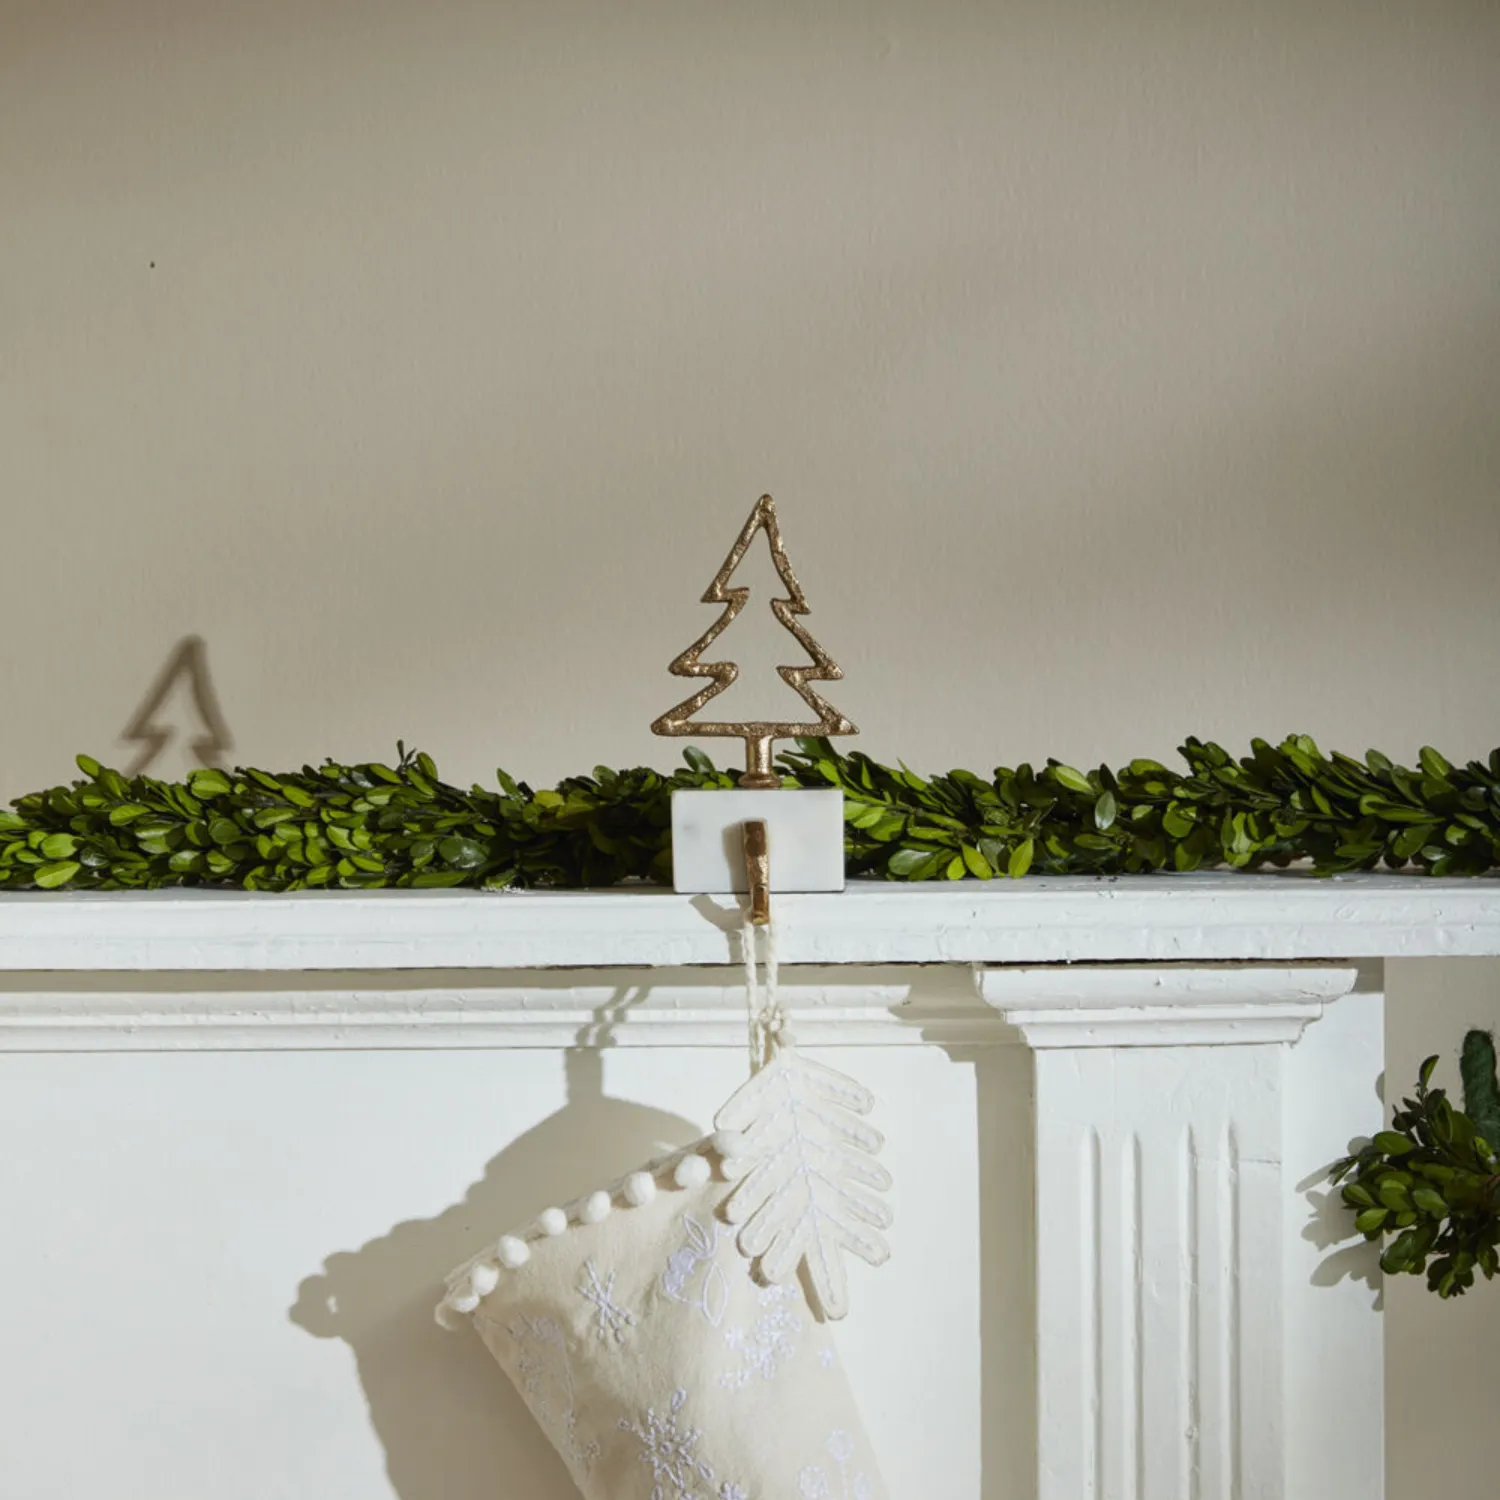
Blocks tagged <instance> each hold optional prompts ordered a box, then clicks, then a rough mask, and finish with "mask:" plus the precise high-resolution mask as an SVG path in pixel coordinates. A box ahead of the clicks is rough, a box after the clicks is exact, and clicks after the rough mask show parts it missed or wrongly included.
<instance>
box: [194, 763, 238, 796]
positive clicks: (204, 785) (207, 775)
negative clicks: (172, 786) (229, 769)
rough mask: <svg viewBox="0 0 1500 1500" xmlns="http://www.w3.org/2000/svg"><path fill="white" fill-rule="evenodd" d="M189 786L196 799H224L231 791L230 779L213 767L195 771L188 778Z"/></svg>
mask: <svg viewBox="0 0 1500 1500" xmlns="http://www.w3.org/2000/svg"><path fill="white" fill-rule="evenodd" d="M188 786H189V788H190V789H191V790H192V793H193V795H194V796H195V797H222V796H224V794H225V793H226V792H228V791H229V789H230V787H229V778H228V777H227V776H226V775H225V774H224V773H223V772H222V771H218V770H215V769H214V768H213V767H212V766H206V767H204V769H203V770H201V771H194V772H193V774H192V775H191V776H189V777H188Z"/></svg>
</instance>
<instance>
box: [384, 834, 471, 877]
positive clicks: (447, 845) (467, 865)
mask: <svg viewBox="0 0 1500 1500" xmlns="http://www.w3.org/2000/svg"><path fill="white" fill-rule="evenodd" d="M438 854H439V855H440V856H441V858H442V859H443V861H444V863H446V864H450V865H452V866H454V868H455V869H458V870H477V869H478V868H479V866H480V865H482V864H483V863H484V862H485V860H486V859H488V858H489V852H488V851H487V850H486V849H485V847H484V845H483V844H476V843H475V842H474V840H473V839H464V838H458V837H452V838H446V839H444V840H443V841H442V843H440V844H439V845H438ZM375 868H377V869H378V868H380V866H379V865H378V864H377V865H376V867H375Z"/></svg>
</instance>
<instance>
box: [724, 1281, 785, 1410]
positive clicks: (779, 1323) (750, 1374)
mask: <svg viewBox="0 0 1500 1500" xmlns="http://www.w3.org/2000/svg"><path fill="white" fill-rule="evenodd" d="M757 1298H758V1300H759V1302H760V1308H761V1311H760V1314H759V1316H758V1317H757V1318H756V1320H755V1323H754V1325H753V1326H752V1327H751V1328H749V1329H748V1330H747V1329H744V1328H741V1327H738V1326H735V1327H731V1328H726V1329H725V1330H724V1342H725V1343H726V1344H728V1345H729V1347H730V1348H731V1349H733V1350H734V1352H735V1353H736V1354H738V1355H739V1358H740V1363H739V1367H738V1368H737V1369H734V1370H729V1371H726V1372H725V1373H724V1374H723V1375H721V1376H720V1377H719V1383H720V1384H721V1385H722V1386H724V1387H725V1388H726V1389H728V1390H731V1391H740V1390H743V1389H744V1388H745V1387H746V1386H747V1385H749V1384H750V1382H751V1381H752V1380H753V1379H755V1377H756V1376H757V1375H758V1376H760V1378H761V1379H762V1380H774V1379H775V1378H776V1376H777V1375H778V1374H780V1373H781V1370H782V1369H783V1367H784V1366H786V1365H787V1364H789V1363H790V1362H791V1360H792V1359H793V1358H794V1357H795V1356H796V1353H797V1338H798V1335H799V1334H800V1333H801V1332H802V1319H801V1318H800V1317H799V1316H798V1315H797V1308H796V1305H797V1303H798V1301H799V1300H800V1296H799V1293H798V1291H797V1288H796V1287H794V1286H767V1287H761V1288H760V1290H759V1292H758V1293H757Z"/></svg>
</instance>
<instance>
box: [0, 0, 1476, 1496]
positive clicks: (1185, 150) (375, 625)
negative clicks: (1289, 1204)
mask: <svg viewBox="0 0 1500 1500" xmlns="http://www.w3.org/2000/svg"><path fill="white" fill-rule="evenodd" d="M1497 144H1500V7H1496V6H1495V5H1493V4H1489V3H1482V0H1472V3H1464V4H1460V3H1442V0H1430V3H1427V4H1423V5H1420V6H1418V5H1409V4H1396V3H1374V0H1362V3H1354V0H1349V3H1316V4H1309V3H1307V0H1298V3H1290V0H1280V3H1265V4H1260V5H1255V6H1237V7H1232V6H1227V5H1204V4H1188V3H1170V0H1126V3H1109V4H1105V3H1085V0H1077V3H1068V4H1055V3H1054V4H1042V3H1039V0H1015V3H990V4H981V3H978V0H968V3H963V0H867V3H862V4H855V3H838V0H825V3H818V4H770V3H761V4H741V5H737V6H727V5H709V4H704V3H702V0H698V3H689V0H678V3H667V0H650V3H638V4H618V3H617V4H609V3H604V0H562V3H558V0H549V3H545V4H544V3H541V0H531V3H514V0H484V3H481V0H429V3H421V4H418V3H412V0H409V3H405V4H401V3H397V0H366V3H363V4H353V3H338V0H300V3H291V0H264V3H262V4H259V5H256V6H245V5H241V4H231V3H228V0H198V3H192V4H189V3H187V0H131V3H130V4H122V3H118V0H114V3H109V0H32V3H21V0H0V455H3V458H0V523H3V524H0V579H3V589H4V593H3V605H0V622H3V624H4V627H5V628H4V631H3V635H0V705H3V706H0V794H3V795H6V796H10V795H15V794H17V793H19V792H21V791H24V790H27V789H29V788H31V787H33V786H36V785H40V784H43V783H45V782H47V781H49V780H52V779H56V778H59V777H61V776H64V775H66V774H67V770H68V766H69V758H70V757H71V755H72V754H73V752H74V751H76V750H80V749H86V750H89V751H91V752H92V753H94V754H96V755H99V756H101V757H104V758H112V759H116V760H119V761H124V760H126V759H128V758H129V755H130V753H131V747H129V746H126V745H122V744H121V743H120V742H119V735H120V731H121V729H122V726H123V725H124V724H125V722H126V720H127V718H128V717H129V715H130V713H131V711H132V710H133V709H134V707H135V706H136V704H137V702H138V701H139V700H140V698H141V696H142V695H143V693H144V692H145V691H146V688H147V685H148V684H149V682H150V681H151V679H152V678H153V676H154V674H155V673H156V671H157V669H158V668H159V666H160V665H161V663H162V661H163V659H164V658H165V657H166V655H167V653H168V651H169V650H170V648H171V647H172V645H173V643H174V642H175V641H177V640H178V639H179V638H180V637H182V636H184V635H187V634H189V633H192V632H198V633H201V634H202V635H203V636H204V637H205V638H206V639H207V641H208V645H209V656H210V660H211V663H212V665H213V670H214V677H215V681H216V684H217V688H218V692H219V696H220V700H221V702H222V705H223V709H224V714H225V716H226V718H227V721H228V723H229V725H230V727H231V729H232V730H233V733H234V736H235V750H234V754H235V756H236V757H237V758H243V759H247V760H250V761H253V762H258V763H264V764H278V763H280V764H285V763H296V762H300V761H301V760H303V759H306V758H318V757H320V756H321V755H322V754H324V753H328V754H333V755H335V756H339V757H367V756H380V755H387V754H389V753H390V752H391V748H392V746H393V743H394V741H395V740H396V738H397V737H398V736H404V737H405V738H406V739H407V740H408V742H410V741H413V740H415V741H417V742H419V743H420V744H422V745H423V746H424V747H425V748H427V749H428V750H430V751H431V752H432V753H433V754H434V755H435V756H436V757H437V758H438V761H439V763H440V765H441V766H442V767H443V768H444V769H445V771H446V773H447V774H448V775H450V776H453V777H455V778H459V779H468V778H471V777H485V778H487V777H488V776H489V775H490V774H491V771H492V768H493V766H494V765H495V764H496V763H497V762H501V763H504V764H505V765H506V766H507V767H508V768H509V769H511V770H512V771H514V772H516V773H517V774H523V775H526V776H529V777H531V778H533V779H545V778H550V777H554V776H557V775H560V774H564V773H566V772H568V771H571V770H575V769H580V768H586V767H588V766H591V765H592V764H593V763H594V762H595V761H597V760H605V761H610V762H615V763H621V762H635V761H640V760H646V759H650V760H655V761H658V762H662V761H665V760H667V759H669V758H672V751H671V748H670V747H668V746H664V745H662V744H660V743H658V742H655V741H653V740H652V739H651V738H650V736H649V735H648V734H647V732H646V729H645V726H646V724H647V723H648V722H649V720H650V719H651V718H652V717H653V716H654V715H655V714H656V713H657V712H659V711H660V710H661V709H663V708H665V707H666V706H668V704H669V703H670V702H671V701H673V690H674V688H675V687H676V684H674V683H673V682H672V681H671V680H670V679H669V678H667V677H666V675H665V672H664V665H665V662H666V661H667V659H668V658H669V657H670V656H671V655H672V654H673V653H674V652H675V651H676V650H678V649H679V648H680V647H681V646H683V645H685V644H686V643H687V641H688V640H689V639H691V637H692V636H693V635H694V634H696V632H697V631H698V630H700V629H701V628H702V627H703V625H704V624H705V623H706V619H705V612H704V611H703V610H702V609H701V608H700V607H699V606H697V604H696V602H695V601H696V599H697V596H698V594H699V593H700V592H701V590H702V588H703V586H704V585H705V584H706V582H707V580H708V578H709V577H710V576H711V574H712V572H713V570H714V568H715V567H716V566H717V564H718V561H719V559H720V558H721V557H722V555H723V553H724V551H725V549H726V548H727V546H728V544H729V542H730V540H731V539H732V537H733V534H734V532H735V531H736V529H737V528H738V526H739V524H740V522H741V520H742V519H743V516H744V514H745V512H746V511H747V510H748V508H749V505H750V503H751V502H752V501H753V499H754V498H755V496H756V495H757V494H759V493H760V492H761V491H762V490H766V489H769V490H771V491H772V492H774V493H775V494H776V495H777V497H778V500H779V503H780V506H781V510H782V517H783V522H784V525H785V530H786V534H787V539H788V543H789V546H790V548H791V551H792V556H793V558H794V560H795V561H796V562H797V564H798V567H799V570H800V572H801V574H802V577H803V581H804V583H805V584H806V585H807V587H808V590H809V593H810V596H811V599H812V603H813V606H814V615H813V617H812V620H811V624H812V626H813V628H814V630H815V631H816V632H817V634H818V635H819V636H820V638H821V639H822V640H823V641H824V642H825V644H826V645H827V646H828V647H829V649H830V650H831V651H832V652H833V654H834V655H835V656H836V657H838V659H839V660H841V661H842V662H843V663H844V666H845V668H846V671H847V673H848V677H847V681H846V682H845V683H843V684H841V685H840V693H839V695H838V699H837V701H838V702H839V704H840V706H841V707H843V708H845V709H846V710H847V711H848V712H849V713H850V714H851V715H852V716H853V717H854V718H855V719H856V720H858V721H859V722H860V723H861V724H862V726H863V728H864V730H865V738H864V741H863V743H864V745H865V746H866V747H867V748H868V749H869V750H870V751H871V752H872V753H875V754H884V755H888V756H895V755H898V754H899V755H901V756H904V757H905V758H906V759H907V760H908V761H909V762H910V763H912V764H914V765H918V766H922V765H941V766H946V765H950V764H961V763H963V764H971V765H973V766H975V767H977V768H986V767H988V766H990V765H992V764H994V763H995V762H997V761H1000V760H1007V761H1014V760H1016V759H1019V758H1022V757H1031V758H1038V757H1042V756H1045V755H1047V754H1049V753H1051V754H1056V755H1059V756H1062V757H1063V758H1065V759H1068V760H1072V761H1078V762H1088V761H1097V760H1100V759H1121V758H1126V757H1128V756H1130V755H1132V754H1141V753H1154V754H1165V753H1167V752H1169V751H1170V750H1171V748H1172V747H1173V746H1174V745H1176V744H1177V743H1179V742H1180V740H1181V738H1182V736H1184V735H1185V734H1187V733H1198V734H1201V735H1211V736H1216V737H1220V738H1223V739H1225V740H1226V741H1227V742H1229V743H1231V744H1233V745H1240V744H1243V742H1244V741H1245V740H1246V738H1247V737H1248V736H1249V735H1251V734H1255V733H1260V734H1270V735H1276V734H1280V733H1282V732H1285V731H1289V730H1307V731H1309V732H1311V733H1313V734H1315V735H1316V736H1317V737H1319V738H1320V739H1321V740H1322V741H1324V743H1325V744H1333V745H1339V746H1343V747H1347V748H1351V749H1355V750H1360V749H1363V748H1364V747H1365V746H1366V745H1367V744H1372V743H1378V744H1379V745H1381V746H1382V747H1383V748H1385V749H1387V750H1388V751H1390V752H1392V753H1396V754H1401V755H1411V754H1412V753H1414V752H1415V750H1416V748H1417V746H1418V745H1419V744H1420V743H1421V742H1423V741H1424V740H1426V741H1433V742H1436V743H1438V744H1439V745H1441V746H1442V747H1444V748H1445V749H1446V750H1447V751H1448V753H1450V754H1452V755H1455V756H1467V755H1470V754H1472V753H1475V752H1480V751H1484V750H1487V749H1488V748H1489V747H1490V746H1491V745H1493V744H1495V743H1497V741H1500V708H1497V698H1496V692H1495V684H1496V679H1497V668H1500V628H1497V627H1500V610H1497V606H1496V603H1495V581H1496V577H1497V565H1500V516H1497V501H1500V423H1497V421H1496V411H1495V393H1496V390H1497V389H1500V275H1497V267H1500V172H1497V171H1496V170H1495V163H1496V150H1497ZM180 722H181V723H182V724H183V725H184V727H186V722H187V721H186V720H185V719H184V720H181V721H180ZM184 754H185V746H184V739H183V737H182V736H179V738H178V741H177V743H176V744H174V745H173V746H171V747H169V750H168V753H167V756H166V757H165V759H164V760H163V762H162V763H161V766H162V769H174V768H177V767H179V766H180V765H181V764H182V763H183V757H184ZM1392 990H1393V1003H1392V1007H1391V1015H1392V1023H1391V1024H1392V1028H1393V1034H1392V1048H1393V1055H1392V1064H1391V1071H1392V1077H1393V1080H1395V1081H1397V1082H1404V1081H1405V1080H1406V1079H1407V1078H1408V1077H1409V1075H1410V1073H1411V1072H1412V1068H1413V1066H1414V1061H1413V1060H1414V1059H1416V1058H1418V1057H1419V1056H1420V1055H1421V1054H1422V1053H1423V1052H1425V1051H1428V1050H1435V1049H1437V1048H1444V1049H1449V1050H1451V1048H1452V1047H1453V1046H1456V1042H1457V1035H1458V1032H1459V1030H1460V1029H1461V1027H1462V1025H1463V1024H1465V1023H1466V1022H1467V1021H1468V1020H1469V1019H1471V1018H1472V1019H1488V1020H1489V1021H1491V1022H1493V1021H1496V1020H1500V979H1497V978H1496V977H1495V973H1494V970H1492V969H1491V970H1481V969H1479V968H1477V967H1476V968H1474V969H1471V970H1466V971H1464V975H1463V977H1462V978H1461V979H1460V978H1459V977H1456V976H1455V975H1454V973H1453V971H1449V970H1441V969H1435V968H1427V967H1423V968H1413V969H1409V970H1403V971H1402V977H1401V978H1400V980H1399V982H1398V981H1393V984H1392ZM1390 1321H1391V1330H1392V1337H1391V1346H1392V1351H1393V1356H1394V1357H1395V1368H1394V1379H1395V1385H1394V1386H1393V1401H1392V1429H1393V1439H1392V1496H1393V1497H1394V1500H1414V1497H1415V1496H1416V1495H1417V1494H1418V1493H1423V1494H1425V1493H1430V1492H1435V1481H1434V1475H1435V1474H1441V1473H1442V1472H1443V1469H1444V1466H1445V1465H1446V1466H1450V1467H1451V1468H1452V1471H1453V1473H1452V1476H1451V1484H1450V1489H1449V1491H1448V1492H1447V1493H1448V1495H1449V1497H1450V1500H1480V1497H1481V1495H1488V1494H1489V1493H1490V1487H1489V1485H1488V1482H1487V1481H1486V1479H1485V1478H1484V1474H1485V1469H1484V1464H1483V1462H1482V1449H1483V1446H1484V1443H1483V1438H1482V1432H1483V1424H1482V1421H1477V1422H1474V1423H1473V1424H1472V1425H1468V1426H1466V1427H1465V1428H1463V1430H1461V1431H1455V1432H1454V1433H1453V1434H1452V1436H1451V1440H1449V1441H1444V1442H1442V1443H1437V1442H1435V1441H1433V1439H1432V1438H1431V1436H1430V1434H1429V1435H1426V1436H1424V1435H1423V1432H1424V1430H1425V1423H1426V1420H1427V1418H1428V1416H1429V1415H1431V1410H1430V1406H1429V1404H1428V1403H1430V1402H1431V1401H1433V1400H1434V1399H1435V1396H1436V1394H1437V1393H1438V1392H1439V1390H1440V1389H1445V1387H1439V1386H1438V1384H1437V1383H1435V1382H1432V1381H1430V1380H1429V1379H1427V1378H1426V1377H1425V1376H1424V1375H1423V1374H1422V1373H1421V1372H1420V1371H1417V1370H1413V1369H1411V1368H1409V1367H1408V1366H1407V1365H1406V1363H1405V1361H1404V1358H1403V1356H1404V1355H1406V1354H1409V1353H1411V1352H1412V1351H1414V1350H1416V1349H1418V1348H1422V1349H1424V1350H1425V1351H1427V1357H1428V1359H1430V1360H1435V1361H1446V1366H1447V1368H1448V1369H1449V1370H1450V1371H1451V1372H1452V1373H1453V1378H1454V1381H1455V1383H1458V1384H1461V1383H1462V1381H1463V1379H1464V1377H1465V1376H1466V1374H1468V1373H1469V1372H1472V1374H1473V1376H1474V1377H1475V1378H1476V1379H1479V1380H1482V1379H1483V1378H1484V1371H1486V1370H1487V1369H1488V1368H1489V1367H1490V1365H1491V1364H1492V1360H1493V1350H1494V1348H1495V1347H1496V1344H1497V1341H1500V1291H1497V1290H1496V1289H1494V1288H1484V1289H1481V1291H1480V1292H1478V1293H1476V1294H1475V1296H1473V1297H1472V1298H1470V1299H1469V1301H1468V1303H1467V1304H1465V1305H1463V1306H1461V1307H1459V1308H1438V1307H1436V1306H1435V1305H1430V1304H1429V1303H1428V1302H1427V1301H1426V1300H1425V1299H1423V1298H1421V1297H1420V1296H1415V1295H1413V1294H1412V1291H1411V1289H1409V1288H1406V1287H1402V1288H1400V1289H1394V1290H1393V1291H1392V1294H1391V1319H1390ZM1481 1360H1482V1363H1481ZM1431 1367H1432V1366H1431V1364H1430V1363H1427V1364H1425V1365H1424V1366H1423V1368H1424V1369H1430V1368H1431ZM1475 1415H1476V1416H1477V1415H1478V1413H1477V1412H1476V1413H1475ZM1465 1486H1467V1488H1465Z"/></svg>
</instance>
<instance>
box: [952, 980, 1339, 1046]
mask: <svg viewBox="0 0 1500 1500" xmlns="http://www.w3.org/2000/svg"><path fill="white" fill-rule="evenodd" d="M1358 977H1359V971H1358V970H1357V969H1354V968H1317V967H1310V966H1271V965H1253V966H1249V967H1244V968H1234V967H1217V966H1215V967H1207V968H1200V967H1195V966H1193V965H1189V964H1164V965H1153V966H1131V965H1106V966H1099V967H1095V968H1041V969H1037V968H1013V969H980V970H978V971H977V972H976V974H975V981H976V984H977V986H978V989H979V994H980V998H981V999H983V1000H984V1002H985V1003H986V1004H987V1005H992V1006H994V1007H995V1009H996V1010H998V1011H999V1012H1000V1013H1001V1015H1003V1016H1004V1017H1005V1019H1006V1021H1007V1022H1009V1024H1010V1025H1012V1026H1014V1027H1017V1028H1018V1029H1019V1030H1020V1032H1021V1034H1022V1035H1023V1036H1024V1037H1025V1039H1026V1042H1027V1045H1028V1046H1031V1047H1034V1048H1047V1047H1226V1046H1249V1045H1263V1044H1266V1043H1277V1042H1295V1041H1296V1040H1297V1039H1298V1037H1300V1036H1301V1035H1302V1032H1303V1029H1304V1028H1305V1027H1306V1026H1307V1024H1308V1023H1309V1022H1311V1021H1316V1020H1317V1019H1318V1017H1319V1016H1321V1015H1322V1014H1323V1007H1324V1006H1325V1005H1327V1004H1329V1003H1330V1002H1331V1001H1334V1000H1337V999H1338V998H1339V997H1340V996H1341V995H1346V994H1348V993H1349V991H1350V990H1351V989H1353V988H1354V984H1355V981H1356V979H1357V978H1358Z"/></svg>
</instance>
